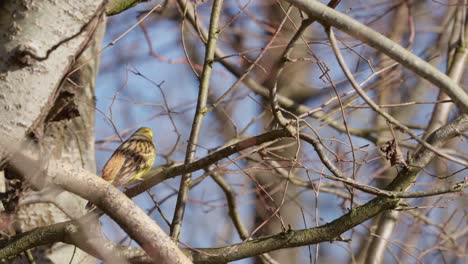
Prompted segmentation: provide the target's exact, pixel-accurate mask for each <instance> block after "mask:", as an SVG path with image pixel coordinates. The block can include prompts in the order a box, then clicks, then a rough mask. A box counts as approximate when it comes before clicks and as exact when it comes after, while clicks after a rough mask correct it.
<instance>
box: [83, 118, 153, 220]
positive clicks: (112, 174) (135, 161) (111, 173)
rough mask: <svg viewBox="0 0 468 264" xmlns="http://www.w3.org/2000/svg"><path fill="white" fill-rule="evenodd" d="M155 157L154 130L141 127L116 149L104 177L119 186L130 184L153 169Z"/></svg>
mask: <svg viewBox="0 0 468 264" xmlns="http://www.w3.org/2000/svg"><path fill="white" fill-rule="evenodd" d="M155 158H156V146H155V145H154V142H153V131H152V130H151V129H150V128H148V127H141V128H139V129H138V130H137V131H135V133H133V134H132V135H131V136H130V137H129V138H128V139H127V140H125V141H124V142H122V144H120V146H119V147H118V148H117V149H116V150H115V151H114V153H113V154H112V156H111V157H110V159H109V160H108V161H107V162H106V164H105V165H104V167H103V169H102V178H103V179H104V180H106V181H107V182H109V183H111V184H112V185H114V186H115V187H117V188H119V187H122V186H126V185H130V184H132V183H135V182H136V181H138V180H140V179H141V177H142V176H143V175H144V174H146V173H147V172H148V171H149V170H150V169H151V167H152V166H153V163H154V160H155ZM94 208H95V206H94V205H93V204H92V203H91V202H88V204H87V205H86V209H88V210H89V211H90V210H92V209H94Z"/></svg>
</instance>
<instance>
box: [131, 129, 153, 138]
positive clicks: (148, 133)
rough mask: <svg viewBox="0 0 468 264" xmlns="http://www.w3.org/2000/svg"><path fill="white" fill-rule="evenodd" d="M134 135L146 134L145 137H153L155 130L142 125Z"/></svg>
mask: <svg viewBox="0 0 468 264" xmlns="http://www.w3.org/2000/svg"><path fill="white" fill-rule="evenodd" d="M134 135H139V136H144V137H149V138H153V130H151V128H148V127H140V128H139V129H138V130H137V131H136V132H135V134H134Z"/></svg>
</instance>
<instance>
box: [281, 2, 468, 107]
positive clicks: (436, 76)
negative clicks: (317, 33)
mask: <svg viewBox="0 0 468 264" xmlns="http://www.w3.org/2000/svg"><path fill="white" fill-rule="evenodd" d="M286 2H288V3H291V4H293V5H295V6H296V7H297V8H299V9H300V10H302V11H304V12H306V13H307V14H308V15H309V16H310V17H312V18H314V19H316V20H317V21H319V22H320V23H321V24H323V25H325V26H333V27H336V28H338V29H340V30H342V31H344V32H346V33H348V34H349V35H351V36H353V37H355V38H357V39H359V40H361V41H363V42H364V43H366V44H369V45H370V46H372V47H374V48H375V49H377V50H379V51H381V52H383V53H385V54H386V55H387V56H389V57H390V58H392V59H394V60H395V61H397V62H398V63H400V64H402V65H404V66H405V67H406V68H408V69H410V70H411V71H413V72H414V73H416V74H418V75H419V76H421V77H422V78H424V79H426V80H428V81H429V82H431V83H432V84H434V85H435V86H437V87H439V88H440V89H442V90H443V91H444V92H445V93H446V94H447V95H449V96H450V98H451V99H452V100H453V101H454V102H455V104H456V105H457V106H458V108H460V110H461V111H462V112H463V113H468V95H467V94H466V92H465V91H463V89H462V88H460V87H459V86H458V85H457V83H456V82H454V81H453V80H452V79H450V78H449V77H448V76H447V75H445V74H443V73H442V72H440V71H439V70H437V69H436V68H435V67H434V66H432V65H430V64H429V63H428V62H426V61H424V60H422V59H420V58H419V57H417V56H416V55H414V54H413V53H411V52H409V51H407V50H406V49H404V48H403V47H401V46H400V45H398V44H397V43H395V42H393V41H391V40H390V39H388V38H387V37H385V36H383V35H382V34H380V33H378V32H376V31H374V30H372V29H371V28H369V27H367V26H365V25H363V24H361V23H360V22H358V21H356V20H354V19H352V18H351V17H349V16H347V15H345V14H342V13H340V12H338V11H336V10H334V9H332V8H330V7H327V6H326V5H324V4H322V3H320V2H319V1H311V0H286Z"/></svg>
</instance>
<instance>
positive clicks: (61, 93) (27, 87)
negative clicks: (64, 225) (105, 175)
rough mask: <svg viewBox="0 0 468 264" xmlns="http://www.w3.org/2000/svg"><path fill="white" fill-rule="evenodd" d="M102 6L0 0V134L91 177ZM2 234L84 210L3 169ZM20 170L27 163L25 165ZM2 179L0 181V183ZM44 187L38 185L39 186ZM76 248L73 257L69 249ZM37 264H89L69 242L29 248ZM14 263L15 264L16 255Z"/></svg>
mask: <svg viewBox="0 0 468 264" xmlns="http://www.w3.org/2000/svg"><path fill="white" fill-rule="evenodd" d="M104 2H105V1H90V0H88V1H66V2H61V1H60V2H50V1H3V2H2V3H1V4H0V31H1V32H5V33H4V34H1V35H0V56H1V57H2V58H3V59H2V60H1V61H0V108H1V109H2V111H0V124H1V125H0V129H1V130H2V131H1V132H3V133H2V134H8V136H9V137H11V138H10V140H12V142H14V141H22V142H24V144H23V146H22V148H23V149H24V148H38V149H40V152H41V155H42V156H43V158H46V159H55V160H62V161H65V162H67V163H70V164H73V165H74V166H76V167H80V168H84V169H86V170H89V171H91V172H95V170H96V167H95V157H94V88H95V79H96V74H97V71H98V65H99V56H96V54H98V51H99V49H100V45H101V42H102V37H103V33H104V28H105V17H104V16H103V12H104ZM0 154H1V155H0V160H1V161H3V162H2V164H3V165H2V166H1V167H0V169H2V170H3V169H4V175H5V177H4V178H3V180H4V181H3V182H1V184H2V185H4V187H5V188H4V191H5V192H3V193H0V197H1V198H2V199H1V200H2V202H3V208H1V209H2V211H1V212H0V214H1V215H2V219H9V220H10V221H11V222H10V223H11V224H10V225H8V226H5V227H4V228H5V230H2V235H14V234H15V233H20V232H25V231H27V230H31V229H33V228H36V227H41V226H46V225H50V224H54V223H58V222H63V221H66V220H69V219H74V218H76V217H79V216H81V215H82V214H83V213H84V200H83V199H81V198H79V197H78V196H76V195H73V194H71V193H68V192H62V191H60V190H58V189H54V188H50V187H47V188H45V189H42V190H33V189H31V188H30V187H29V186H28V183H27V182H24V181H23V179H22V178H21V175H14V174H13V173H11V171H9V170H8V168H4V164H5V161H6V160H7V159H8V157H6V156H5V155H4V153H0ZM25 166H27V165H26V164H25ZM1 180H2V179H0V181H1ZM44 185H45V184H44ZM75 250H76V252H75ZM29 253H33V254H32V255H33V258H34V260H35V261H36V262H37V263H68V262H69V261H70V259H71V258H74V259H75V261H78V262H79V263H94V262H95V259H94V258H92V257H89V256H88V255H87V254H85V253H84V252H82V251H81V250H79V249H76V248H75V247H74V246H72V245H68V244H61V243H59V244H55V245H52V246H51V247H47V248H46V247H42V248H40V249H38V250H34V251H32V252H29ZM14 261H16V262H22V261H24V259H23V258H22V257H18V258H16V259H15V260H14Z"/></svg>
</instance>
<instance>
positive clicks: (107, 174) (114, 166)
mask: <svg viewBox="0 0 468 264" xmlns="http://www.w3.org/2000/svg"><path fill="white" fill-rule="evenodd" d="M116 154H117V153H115V154H114V155H112V157H111V158H110V159H109V160H108V161H107V163H106V165H104V168H103V169H102V178H103V179H104V180H106V181H108V182H110V183H113V181H114V180H115V177H116V176H117V175H118V174H119V172H120V170H121V168H122V166H123V165H124V163H125V155H122V154H121V153H120V154H119V155H116ZM114 185H115V184H114Z"/></svg>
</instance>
